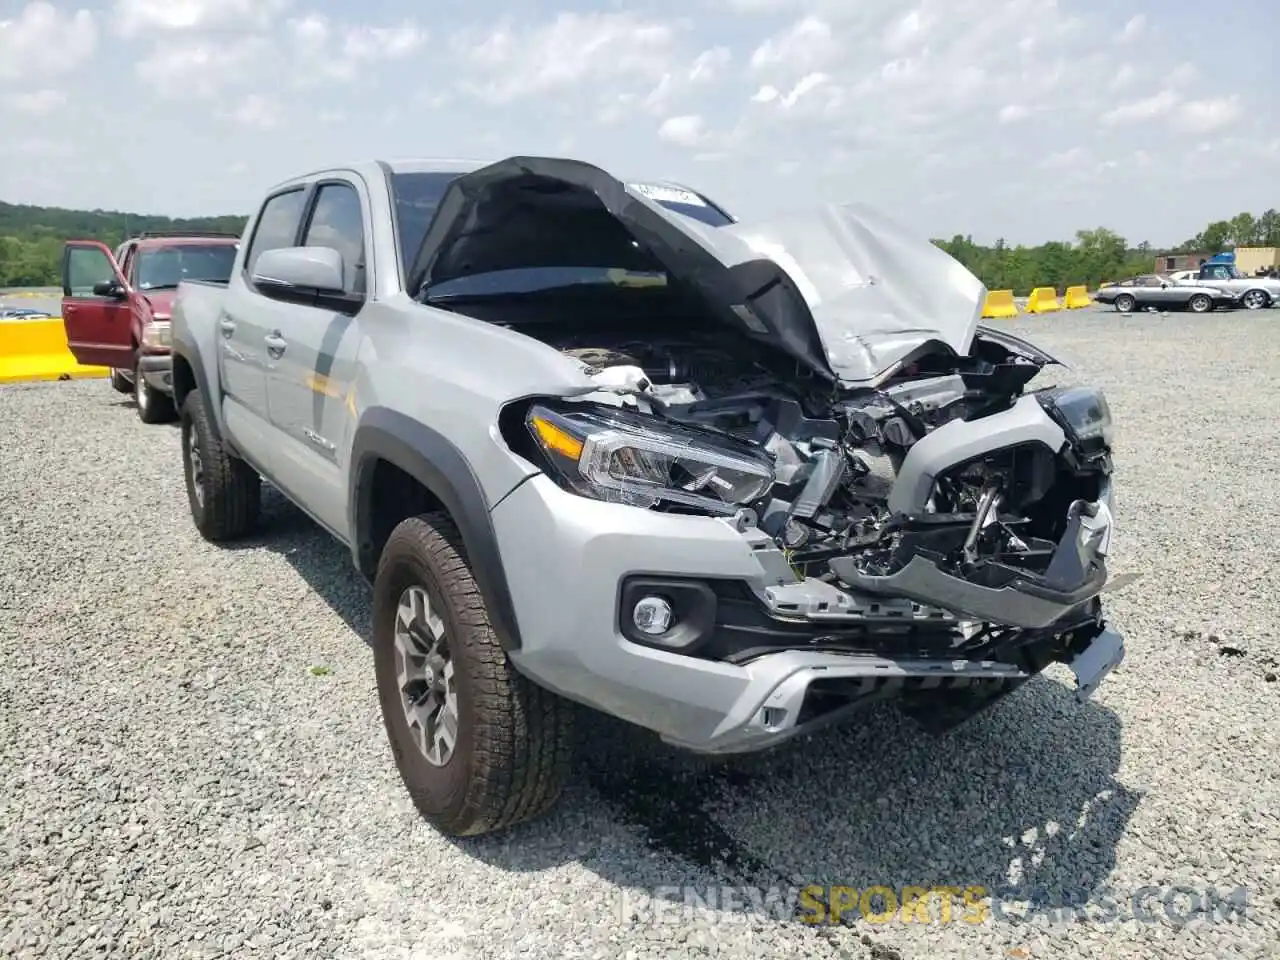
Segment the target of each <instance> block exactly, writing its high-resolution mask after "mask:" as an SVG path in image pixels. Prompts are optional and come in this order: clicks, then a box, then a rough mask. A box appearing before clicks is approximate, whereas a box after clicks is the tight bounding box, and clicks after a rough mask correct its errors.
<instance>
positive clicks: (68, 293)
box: [62, 247, 116, 300]
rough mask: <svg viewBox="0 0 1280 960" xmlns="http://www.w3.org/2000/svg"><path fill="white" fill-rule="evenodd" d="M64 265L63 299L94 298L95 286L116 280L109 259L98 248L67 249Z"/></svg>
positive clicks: (104, 252)
mask: <svg viewBox="0 0 1280 960" xmlns="http://www.w3.org/2000/svg"><path fill="white" fill-rule="evenodd" d="M65 263H66V266H65V269H64V270H63V274H62V277H63V279H62V295H63V296H64V297H96V296H97V294H95V293H94V292H93V288H94V286H95V285H96V284H99V283H106V282H108V281H110V280H114V279H115V278H116V273H115V270H113V269H112V265H111V258H110V257H108V256H107V253H106V251H105V250H103V249H101V248H100V247H67V253H66V261H65ZM99 299H103V300H105V299H107V298H106V297H100V298H99Z"/></svg>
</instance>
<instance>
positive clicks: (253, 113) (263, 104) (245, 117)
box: [226, 93, 280, 130]
mask: <svg viewBox="0 0 1280 960" xmlns="http://www.w3.org/2000/svg"><path fill="white" fill-rule="evenodd" d="M226 117H227V119H228V120H230V121H231V122H232V123H237V124H239V125H240V126H242V127H249V128H251V129H253V130H274V129H275V128H276V127H278V126H279V125H280V112H279V108H278V107H277V106H276V104H275V103H274V102H272V101H271V100H269V99H268V98H266V97H264V96H262V95H261V94H258V93H251V94H249V95H248V96H247V97H245V98H244V99H243V100H241V101H240V102H239V103H238V104H236V106H235V108H234V109H232V110H230V111H229V112H228V113H227V114H226Z"/></svg>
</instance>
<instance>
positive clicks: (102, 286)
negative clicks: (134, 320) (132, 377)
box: [62, 240, 133, 370]
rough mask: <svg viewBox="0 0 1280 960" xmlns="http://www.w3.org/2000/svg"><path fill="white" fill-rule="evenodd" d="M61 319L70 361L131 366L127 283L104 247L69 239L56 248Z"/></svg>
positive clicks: (93, 241)
mask: <svg viewBox="0 0 1280 960" xmlns="http://www.w3.org/2000/svg"><path fill="white" fill-rule="evenodd" d="M62 325H63V328H64V329H65V330H66V334H67V348H68V349H69V350H70V351H71V355H72V356H73V357H75V358H76V362H77V363H80V364H83V365H85V366H92V367H112V368H113V369H117V370H130V369H132V368H133V338H132V334H131V332H130V326H129V285H128V284H127V283H126V282H125V279H124V275H123V274H122V273H121V271H120V267H119V265H118V264H117V263H116V260H115V257H113V256H112V255H111V251H110V250H108V249H107V247H106V246H105V245H103V244H101V243H99V242H98V241H96V240H69V241H67V244H66V246H65V247H64V248H63V251H62Z"/></svg>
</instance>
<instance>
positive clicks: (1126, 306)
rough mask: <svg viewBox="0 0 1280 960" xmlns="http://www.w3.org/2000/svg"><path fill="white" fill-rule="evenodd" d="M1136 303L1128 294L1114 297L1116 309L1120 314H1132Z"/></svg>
mask: <svg viewBox="0 0 1280 960" xmlns="http://www.w3.org/2000/svg"><path fill="white" fill-rule="evenodd" d="M1136 303H1137V301H1135V300H1134V299H1133V297H1132V296H1131V295H1130V294H1127V293H1122V294H1120V296H1118V297H1116V309H1117V310H1119V311H1120V312H1121V313H1133V308H1134V306H1135V305H1136Z"/></svg>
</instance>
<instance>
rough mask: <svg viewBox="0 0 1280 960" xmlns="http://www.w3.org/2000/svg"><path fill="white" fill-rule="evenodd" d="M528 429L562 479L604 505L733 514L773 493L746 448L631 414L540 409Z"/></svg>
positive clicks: (765, 470)
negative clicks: (659, 505) (605, 502)
mask: <svg viewBox="0 0 1280 960" xmlns="http://www.w3.org/2000/svg"><path fill="white" fill-rule="evenodd" d="M525 426H526V427H527V428H528V430H529V434H530V435H531V436H532V437H533V440H534V442H535V443H536V444H537V446H538V449H539V450H541V451H542V453H543V455H544V458H545V459H546V460H547V462H548V464H549V465H550V466H551V468H552V469H553V471H554V473H555V474H556V476H557V478H558V479H559V480H560V481H562V482H563V483H564V484H565V485H566V486H567V487H569V489H571V490H573V491H574V492H575V493H577V494H580V495H582V496H587V497H593V498H595V499H597V500H610V501H614V502H617V503H626V504H631V505H633V506H639V507H651V506H654V505H655V504H657V503H660V502H663V501H666V502H669V503H677V504H684V505H686V506H690V507H697V508H701V509H704V510H708V511H712V512H717V513H733V512H734V511H735V510H737V508H738V507H739V506H740V505H742V504H748V503H751V502H752V501H754V500H757V499H759V498H760V497H761V496H762V495H763V494H764V493H766V492H767V491H768V490H769V488H770V487H772V486H773V478H774V476H773V468H772V465H771V464H770V462H769V460H768V459H767V458H766V457H765V456H764V455H762V454H759V453H757V452H756V451H755V450H753V449H751V448H750V447H748V446H746V445H745V444H738V443H736V442H734V441H733V440H732V439H730V438H727V437H721V436H719V435H717V434H709V433H706V432H704V431H699V430H694V429H692V428H685V427H682V426H681V425H679V424H674V423H667V422H655V421H652V420H650V419H649V418H647V417H641V416H637V415H633V414H630V413H628V412H627V411H624V410H617V409H614V408H611V407H604V406H591V407H584V409H581V410H567V409H564V408H556V409H552V408H551V407H549V406H545V405H542V404H537V405H535V406H533V407H532V408H531V409H530V410H529V412H528V414H526V416H525Z"/></svg>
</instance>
